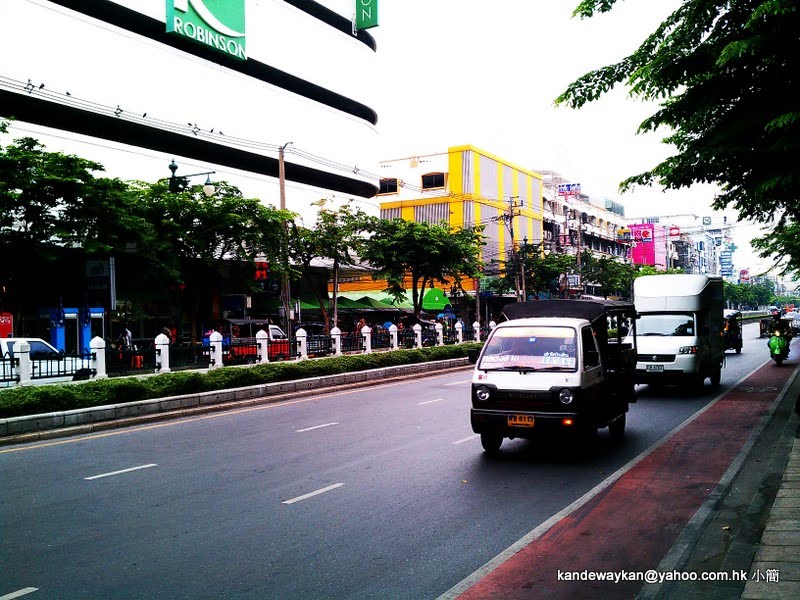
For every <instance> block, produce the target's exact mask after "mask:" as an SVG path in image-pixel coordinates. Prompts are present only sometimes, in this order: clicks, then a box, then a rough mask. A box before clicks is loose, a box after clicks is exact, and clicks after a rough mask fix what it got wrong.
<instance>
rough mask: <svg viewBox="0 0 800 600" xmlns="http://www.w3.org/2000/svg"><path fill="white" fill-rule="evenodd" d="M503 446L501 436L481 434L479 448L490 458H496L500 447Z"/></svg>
mask: <svg viewBox="0 0 800 600" xmlns="http://www.w3.org/2000/svg"><path fill="white" fill-rule="evenodd" d="M502 445H503V436H502V435H498V434H496V433H482V434H481V446H483V450H484V452H486V454H488V455H490V456H496V455H497V454H499V453H500V446H502Z"/></svg>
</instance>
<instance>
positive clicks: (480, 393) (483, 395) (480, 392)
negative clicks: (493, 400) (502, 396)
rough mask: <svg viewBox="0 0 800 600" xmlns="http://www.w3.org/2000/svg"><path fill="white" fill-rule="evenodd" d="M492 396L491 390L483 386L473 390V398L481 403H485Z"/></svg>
mask: <svg viewBox="0 0 800 600" xmlns="http://www.w3.org/2000/svg"><path fill="white" fill-rule="evenodd" d="M491 395H492V392H491V390H490V389H489V388H488V387H486V386H485V385H481V386H479V387H477V388H475V398H477V399H478V400H480V401H481V402H486V401H487V400H488V399H489V398H490V397H491Z"/></svg>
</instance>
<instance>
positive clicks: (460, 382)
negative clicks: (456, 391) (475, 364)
mask: <svg viewBox="0 0 800 600" xmlns="http://www.w3.org/2000/svg"><path fill="white" fill-rule="evenodd" d="M465 383H472V379H465V380H464V381H454V382H452V383H445V384H444V385H445V387H446V386H448V385H464V384H465Z"/></svg>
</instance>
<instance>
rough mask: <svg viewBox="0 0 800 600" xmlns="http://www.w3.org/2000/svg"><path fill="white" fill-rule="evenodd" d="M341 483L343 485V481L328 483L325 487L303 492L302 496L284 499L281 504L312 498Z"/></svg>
mask: <svg viewBox="0 0 800 600" xmlns="http://www.w3.org/2000/svg"><path fill="white" fill-rule="evenodd" d="M343 485H344V484H343V483H334V484H333V485H329V486H327V487H324V488H320V489H318V490H314V491H313V492H309V493H307V494H303V495H302V496H297V497H296V498H291V499H289V500H284V501H283V502H281V504H294V503H295V502H300V501H301V500H308V499H309V498H313V497H314V496H319V495H320V494H324V493H325V492H330V491H331V490H335V489H336V488H340V487H342V486H343Z"/></svg>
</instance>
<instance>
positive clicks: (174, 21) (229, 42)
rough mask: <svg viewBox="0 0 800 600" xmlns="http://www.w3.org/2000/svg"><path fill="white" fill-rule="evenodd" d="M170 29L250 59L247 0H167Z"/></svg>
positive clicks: (172, 31)
mask: <svg viewBox="0 0 800 600" xmlns="http://www.w3.org/2000/svg"><path fill="white" fill-rule="evenodd" d="M167 31H168V32H170V33H175V34H178V35H182V36H183V37H188V38H191V39H193V40H195V41H197V42H200V43H201V44H206V45H208V46H211V47H212V48H214V49H216V50H219V51H220V52H224V53H225V54H230V55H231V56H234V57H236V58H238V59H240V60H247V53H246V51H245V37H244V0H167Z"/></svg>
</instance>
